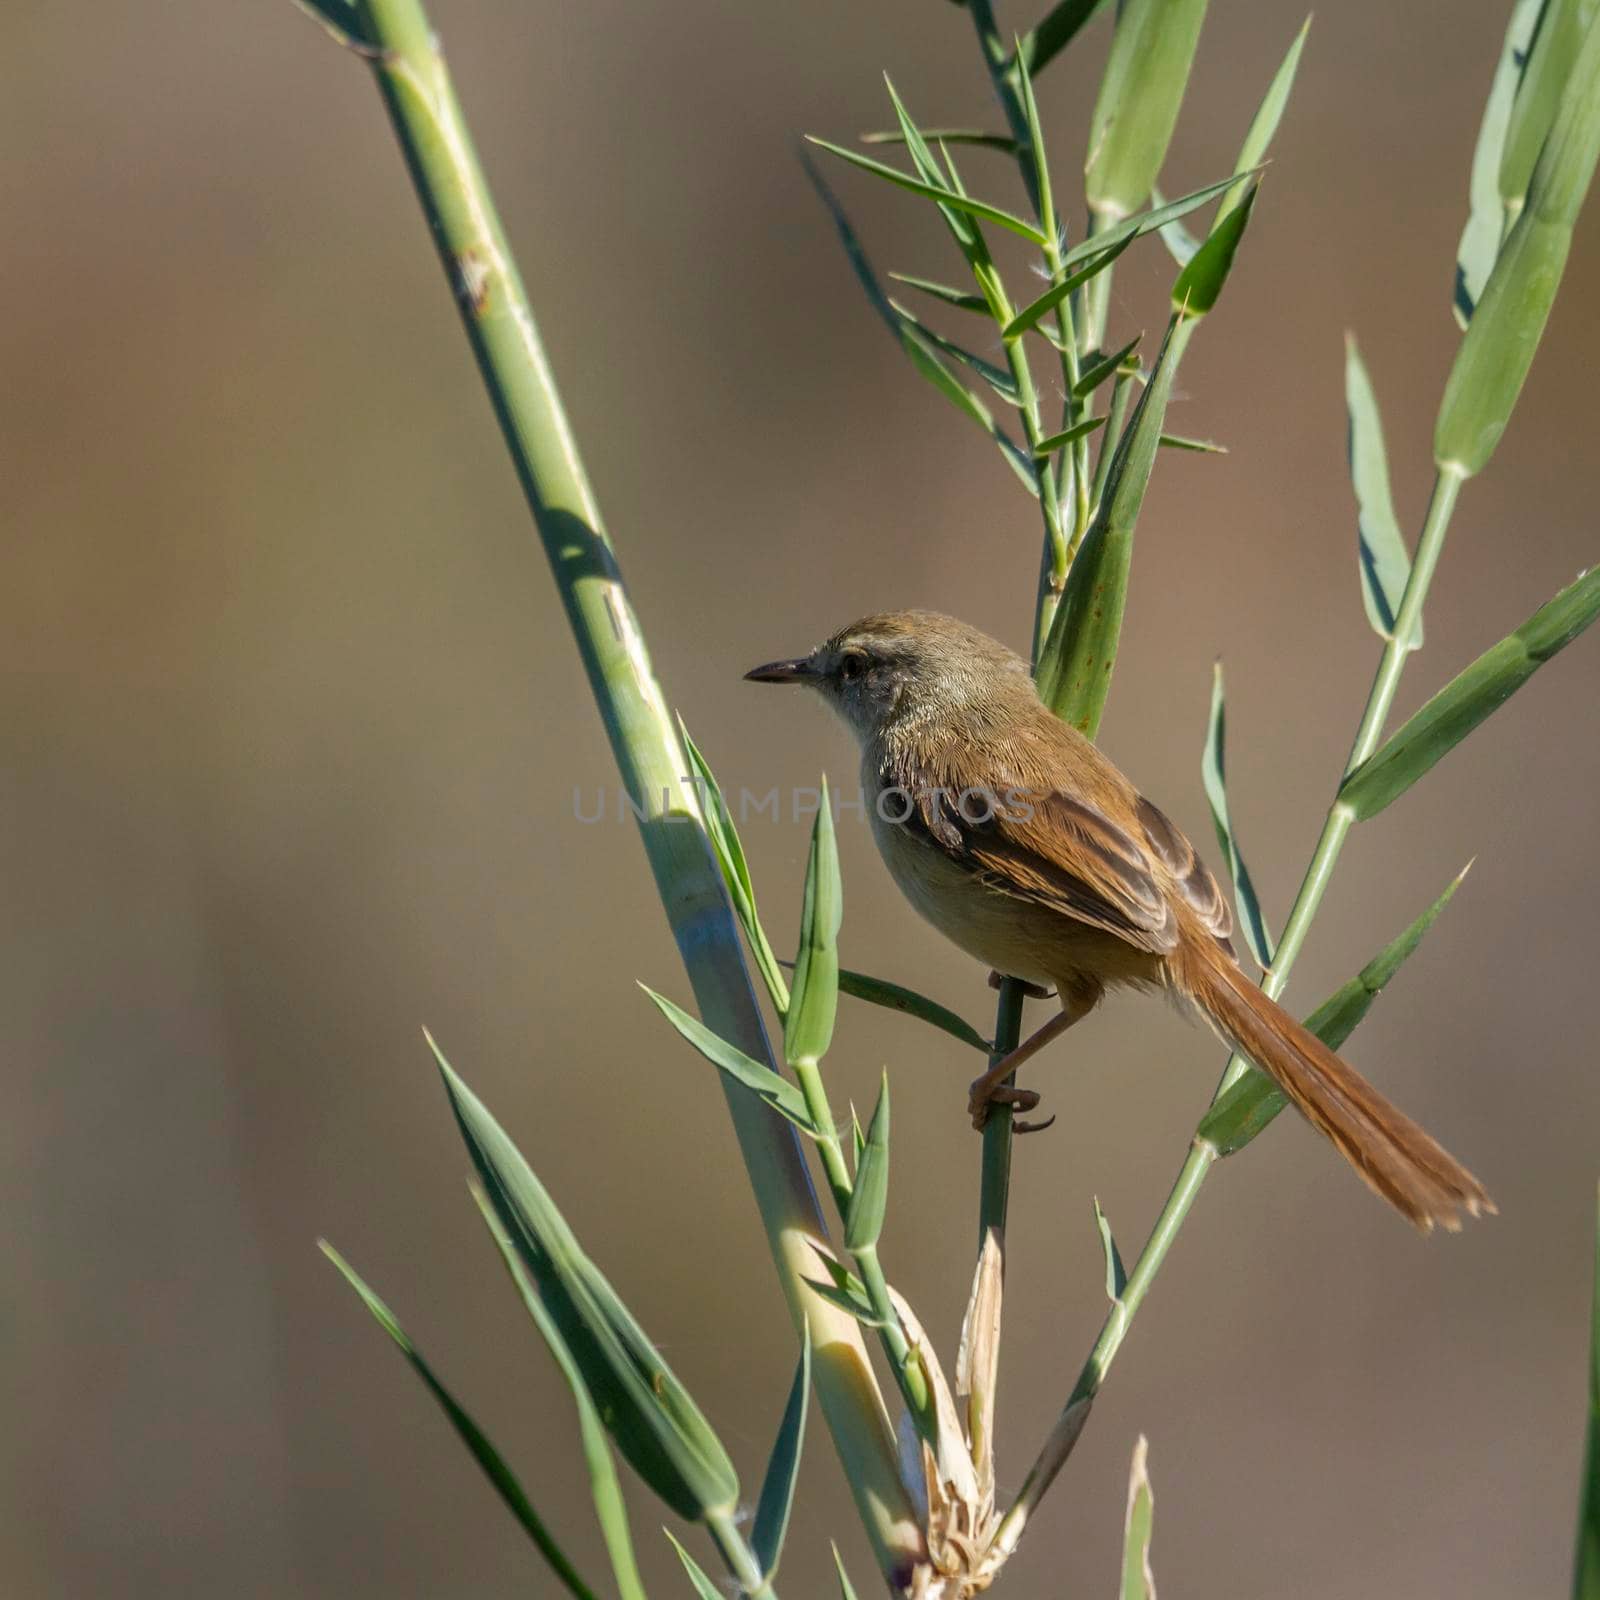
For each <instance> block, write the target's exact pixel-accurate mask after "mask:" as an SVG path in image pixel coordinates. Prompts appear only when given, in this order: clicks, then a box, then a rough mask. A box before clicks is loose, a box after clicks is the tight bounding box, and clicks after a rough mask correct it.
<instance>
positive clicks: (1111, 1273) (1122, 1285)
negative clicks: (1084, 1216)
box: [1094, 1195, 1128, 1305]
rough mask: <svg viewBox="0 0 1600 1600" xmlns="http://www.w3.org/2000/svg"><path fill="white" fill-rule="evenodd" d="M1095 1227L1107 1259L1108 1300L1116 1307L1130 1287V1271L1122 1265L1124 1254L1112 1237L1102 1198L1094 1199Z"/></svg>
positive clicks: (1102, 1252)
mask: <svg viewBox="0 0 1600 1600" xmlns="http://www.w3.org/2000/svg"><path fill="white" fill-rule="evenodd" d="M1094 1225H1095V1229H1096V1231H1097V1232H1098V1233H1099V1235H1100V1253H1101V1254H1102V1255H1103V1256H1104V1257H1105V1258H1106V1299H1107V1300H1109V1301H1110V1302H1111V1303H1112V1305H1116V1304H1117V1302H1118V1301H1119V1300H1121V1299H1122V1291H1123V1290H1124V1289H1126V1288H1127V1287H1128V1269H1127V1268H1126V1267H1125V1266H1123V1264H1122V1252H1121V1251H1120V1250H1119V1249H1117V1241H1116V1240H1115V1239H1114V1238H1113V1237H1112V1236H1111V1224H1110V1222H1108V1221H1107V1220H1106V1214H1105V1212H1104V1211H1102V1210H1101V1209H1100V1197H1099V1195H1096V1196H1095V1199H1094Z"/></svg>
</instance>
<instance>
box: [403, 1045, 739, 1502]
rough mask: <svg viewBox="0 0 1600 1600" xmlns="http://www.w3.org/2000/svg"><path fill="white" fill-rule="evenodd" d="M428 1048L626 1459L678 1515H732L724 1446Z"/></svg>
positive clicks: (512, 1153) (475, 1158)
mask: <svg viewBox="0 0 1600 1600" xmlns="http://www.w3.org/2000/svg"><path fill="white" fill-rule="evenodd" d="M428 1043H429V1046H430V1048H431V1049H432V1050H433V1053H434V1057H435V1059H436V1060H437V1062H438V1065H439V1072H440V1075H441V1076H442V1077H443V1079H444V1084H445V1090H446V1092H447V1094H448V1095H449V1098H450V1105H451V1109H452V1110H453V1111H454V1112H455V1115H456V1122H457V1124H458V1126H459V1127H460V1129H461V1136H462V1138H463V1140H464V1141H465V1142H466V1145H467V1149H468V1152H469V1153H470V1154H471V1156H472V1162H473V1165H474V1167H476V1169H477V1172H478V1176H479V1178H480V1179H481V1181H482V1183H483V1187H484V1190H485V1191H486V1193H487V1194H488V1196H489V1200H490V1202H491V1204H492V1205H493V1207H494V1212H495V1215H496V1216H497V1217H498V1218H499V1220H500V1225H501V1227H503V1228H504V1229H505V1231H506V1233H507V1234H508V1235H509V1237H510V1239H511V1242H512V1245H513V1246H514V1248H515V1249H516V1252H517V1255H518V1257H519V1259H520V1260H521V1261H522V1264H523V1265H524V1266H525V1267H526V1268H527V1269H528V1272H529V1275H530V1276H531V1277H532V1279H533V1281H534V1283H535V1284H536V1285H537V1287H538V1291H539V1297H540V1299H541V1300H542V1301H543V1302H544V1306H545V1309H546V1310H547V1311H548V1312H549V1313H550V1317H551V1320H552V1321H553V1322H554V1323H555V1326H556V1328H557V1329H558V1331H559V1332H560V1335H561V1339H562V1342H563V1343H564V1344H565V1345H566V1346H567V1348H568V1349H569V1350H570V1351H571V1352H572V1358H573V1360H574V1361H575V1362H576V1363H577V1366H578V1370H579V1371H580V1372H581V1373H582V1375H583V1381H584V1386H585V1387H586V1388H587V1389H588V1391H589V1393H590V1395H591V1397H592V1398H593V1400H594V1402H595V1406H596V1408H597V1410H598V1411H599V1413H600V1416H601V1418H602V1419H603V1420H604V1422H605V1424H606V1427H607V1429H608V1430H609V1431H610V1434H611V1437H612V1438H613V1439H614V1440H615V1441H616V1445H617V1448H618V1450H620V1451H621V1452H622V1456H623V1458H624V1460H626V1461H627V1462H628V1464H629V1465H630V1466H632V1467H633V1469H634V1471H636V1472H637V1473H638V1474H639V1476H640V1477H641V1478H643V1479H644V1481H645V1483H646V1484H648V1485H649V1486H650V1488H651V1489H653V1490H654V1491H655V1493H656V1494H657V1495H659V1496H660V1497H661V1499H662V1500H664V1501H665V1502H666V1503H667V1504H668V1505H669V1506H670V1507H671V1508H672V1509H673V1510H674V1511H676V1512H677V1513H678V1514H679V1515H680V1516H682V1517H686V1518H688V1519H690V1520H691V1521H700V1520H704V1519H706V1518H711V1517H718V1516H728V1515H731V1514H732V1512H733V1510H734V1508H735V1507H736V1506H737V1505H738V1503H739V1479H738V1476H737V1474H736V1473H735V1472H734V1469H733V1463H732V1461H730V1460H729V1459H728V1453H727V1451H726V1450H724V1449H723V1447H722V1442H721V1440H720V1439H718V1438H717V1436H716V1434H715V1433H714V1432H713V1431H712V1429H711V1425H710V1424H709V1423H708V1422H707V1421H706V1419H705V1417H704V1415H703V1414H702V1413H701V1411H700V1408H699V1407H698V1406H697V1405H696V1404H695V1403H694V1401H693V1399H692V1398H691V1397H690V1395H689V1393H688V1391H687V1390H686V1389H685V1388H684V1387H683V1385H682V1384H681V1383H680V1382H679V1381H678V1379H677V1377H676V1375H675V1374H674V1373H673V1372H672V1369H671V1368H670V1367H668V1366H667V1364H666V1362H665V1361H663V1360H662V1358H661V1353H660V1352H659V1351H658V1350H657V1349H656V1348H655V1346H654V1345H653V1344H652V1343H651V1342H650V1340H649V1338H648V1336H647V1335H646V1334H645V1332H644V1330H643V1329H642V1328H641V1327H640V1326H639V1324H638V1323H637V1322H636V1321H635V1320H634V1318H633V1315H632V1314H631V1313H630V1312H629V1311H628V1308H627V1307H626V1306H625V1305H624V1304H623V1303H622V1301H621V1300H620V1299H619V1298H618V1296H617V1293H616V1291H615V1290H614V1289H613V1288H612V1287H611V1285H610V1284H609V1283H608V1282H607V1281H606V1279H605V1277H604V1276H603V1275H602V1274H601V1272H600V1270H599V1268H598V1267H596V1266H595V1264H594V1263H593V1262H592V1261H591V1260H590V1259H589V1258H588V1256H586V1255H585V1254H584V1252H583V1249H582V1247H581V1246H580V1245H579V1243H578V1241H577V1238H576V1236H575V1235H574V1234H573V1232H572V1230H571V1228H569V1227H568V1226H567V1223H566V1219H565V1218H564V1217H563V1216H562V1215H561V1213H560V1211H559V1210H557V1208H556V1205H555V1202H554V1201H553V1200H552V1199H551V1198H550V1195H549V1193H548V1192H547V1191H546V1189H545V1187H544V1185H543V1184H542V1183H540V1182H539V1180H538V1178H537V1177H536V1176H535V1175H534V1172H533V1169H532V1168H531V1167H530V1166H529V1165H528V1163H527V1161H526V1160H525V1159H524V1158H523V1156H522V1154H521V1152H520V1151H519V1150H518V1149H517V1147H516V1146H515V1145H514V1144H513V1143H512V1142H511V1140H510V1139H509V1138H508V1137H507V1135H506V1133H505V1131H504V1130H503V1129H502V1128H501V1127H500V1125H499V1124H498V1123H497V1122H496V1121H495V1120H494V1118H493V1117H492V1116H491V1115H490V1114H489V1111H488V1109H487V1108H486V1107H485V1106H484V1105H483V1103H482V1101H480V1100H479V1099H478V1098H477V1096H476V1095H474V1094H473V1093H472V1091H471V1090H470V1089H468V1088H467V1086H466V1084H464V1083H463V1082H462V1081H461V1079H460V1078H459V1077H458V1076H457V1075H456V1073H455V1072H454V1071H453V1070H452V1069H451V1067H450V1064H449V1062H447V1061H446V1060H445V1059H444V1056H443V1055H442V1054H441V1053H440V1051H439V1048H438V1046H437V1045H435V1044H434V1043H433V1040H432V1039H431V1038H430V1039H429V1040H428Z"/></svg>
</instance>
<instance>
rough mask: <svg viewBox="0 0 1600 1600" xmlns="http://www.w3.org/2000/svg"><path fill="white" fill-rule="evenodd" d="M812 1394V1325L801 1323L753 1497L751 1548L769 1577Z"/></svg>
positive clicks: (790, 1504)
mask: <svg viewBox="0 0 1600 1600" xmlns="http://www.w3.org/2000/svg"><path fill="white" fill-rule="evenodd" d="M810 1394H811V1325H810V1324H809V1323H802V1324H801V1326H800V1361H799V1364H798V1365H797V1366H796V1367H795V1372H794V1383H793V1384H792V1385H791V1386H790V1388H789V1402H788V1404H787V1405H786V1406H785V1407H784V1408H783V1421H782V1422H781V1423H780V1424H779V1425H778V1437H777V1439H776V1441H775V1442H774V1443H773V1446H772V1454H771V1455H770V1456H768V1457H767V1472H766V1476H765V1477H764V1478H763V1479H762V1480H761V1498H760V1499H759V1500H757V1501H756V1517H755V1521H754V1523H752V1524H751V1528H750V1548H751V1549H752V1550H754V1551H755V1553H756V1560H757V1561H759V1562H760V1563H761V1571H762V1573H763V1574H764V1575H765V1576H766V1577H767V1578H769V1579H770V1578H771V1577H773V1576H774V1574H775V1573H776V1572H777V1570H778V1561H779V1558H780V1557H781V1556H782V1555H783V1541H784V1538H785V1537H786V1536H787V1534H788V1532H789V1514H790V1512H791V1511H793V1509H794V1491H795V1485H796V1484H797V1483H799V1481H800V1450H801V1446H802V1445H803V1444H804V1442H805V1432H806V1402H807V1400H808V1399H809V1397H810Z"/></svg>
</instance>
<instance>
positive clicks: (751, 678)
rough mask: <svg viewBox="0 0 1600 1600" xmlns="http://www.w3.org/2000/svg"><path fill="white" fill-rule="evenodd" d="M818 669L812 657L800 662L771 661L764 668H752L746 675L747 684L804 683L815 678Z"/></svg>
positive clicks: (803, 657) (806, 657)
mask: <svg viewBox="0 0 1600 1600" xmlns="http://www.w3.org/2000/svg"><path fill="white" fill-rule="evenodd" d="M816 675H817V669H816V666H815V664H814V663H813V662H812V660H811V657H810V656H802V657H801V658H800V659H799V660H798V661H769V662H768V663H767V664H766V666H764V667H752V668H751V669H750V670H749V671H748V672H747V673H745V681H746V682H747V683H804V682H805V681H806V680H807V679H808V678H814V677H815V676H816Z"/></svg>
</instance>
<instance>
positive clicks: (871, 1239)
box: [844, 1072, 889, 1255]
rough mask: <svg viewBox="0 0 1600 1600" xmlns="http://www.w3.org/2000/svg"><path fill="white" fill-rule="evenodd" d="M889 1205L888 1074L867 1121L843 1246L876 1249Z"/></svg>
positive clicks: (852, 1250) (854, 1250)
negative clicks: (865, 1140)
mask: <svg viewBox="0 0 1600 1600" xmlns="http://www.w3.org/2000/svg"><path fill="white" fill-rule="evenodd" d="M888 1208H889V1074H888V1073H887V1072H886V1073H884V1075H883V1081H882V1083H881V1084H880V1086H879V1088H878V1104H877V1106H876V1107H875V1108H874V1110H873V1113H872V1121H871V1122H870V1123H868V1124H867V1144H866V1148H865V1149H864V1150H863V1151H862V1152H861V1164H860V1165H859V1166H858V1167H857V1168H856V1181H855V1185H854V1187H853V1188H852V1189H851V1191H850V1206H849V1209H848V1210H847V1211H846V1213H845V1219H844V1247H845V1249H846V1250H848V1251H850V1253H851V1254H852V1255H859V1254H860V1253H861V1252H862V1251H863V1250H873V1249H876V1248H877V1244H878V1236H879V1235H880V1234H881V1233H882V1232H883V1218H884V1214H885V1212H887V1210H888Z"/></svg>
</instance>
